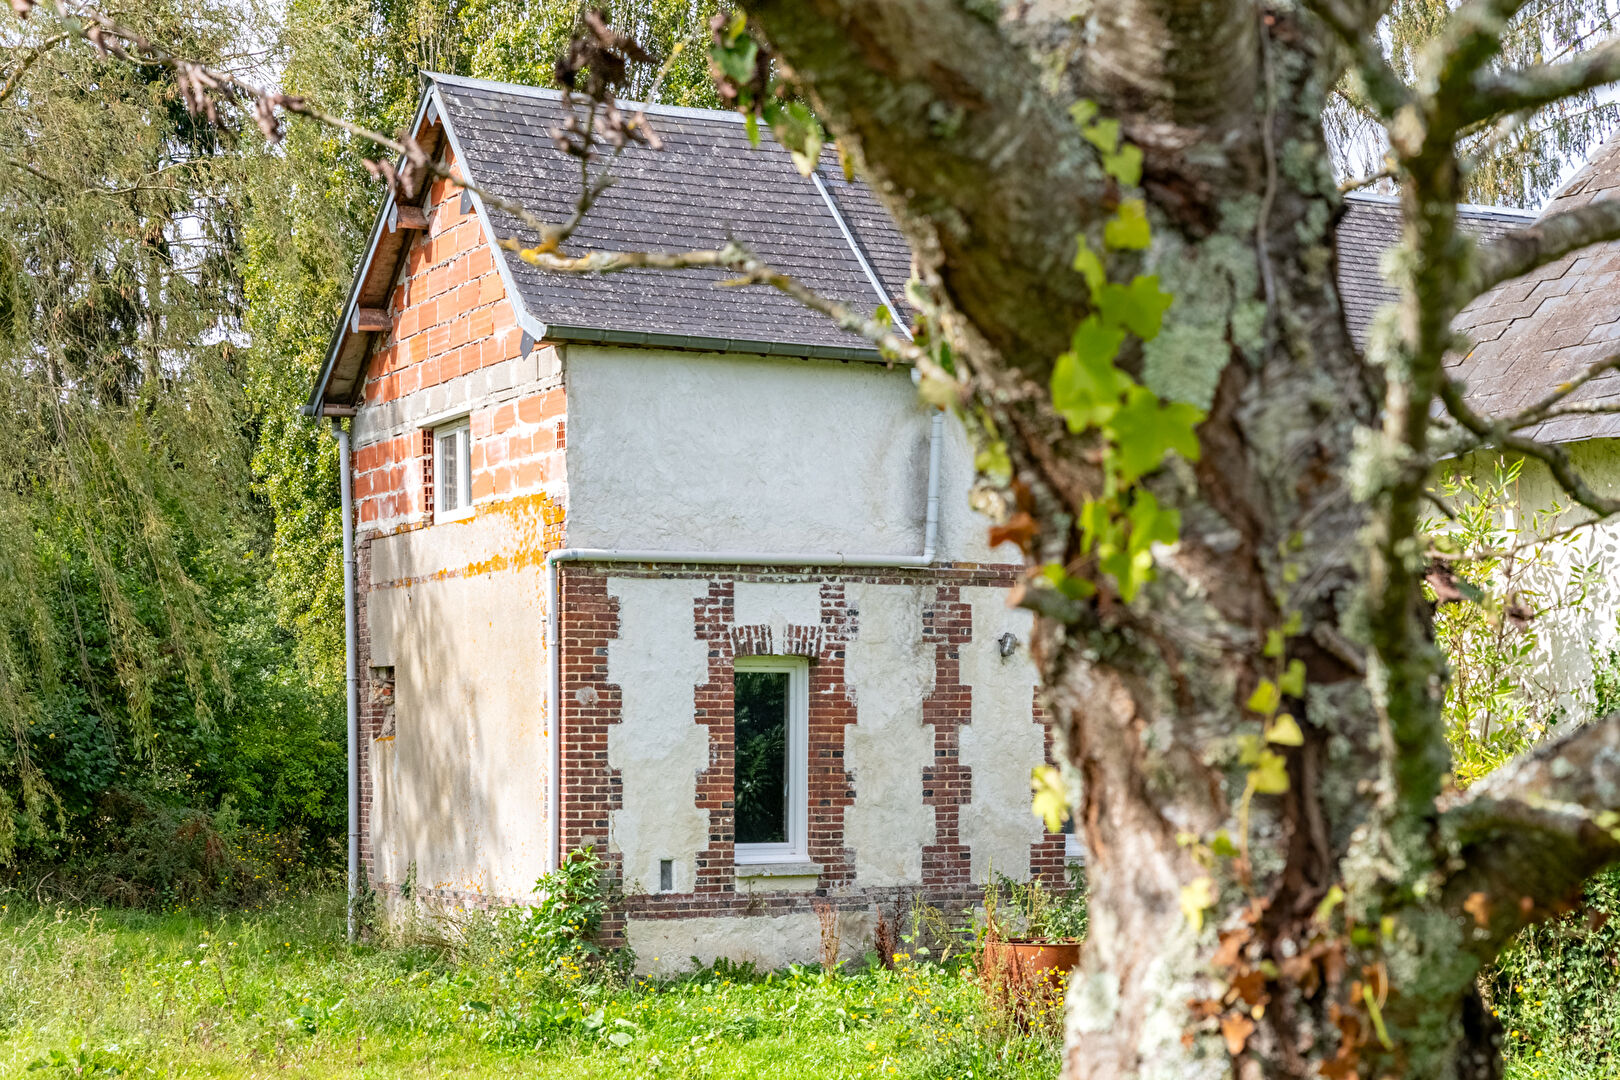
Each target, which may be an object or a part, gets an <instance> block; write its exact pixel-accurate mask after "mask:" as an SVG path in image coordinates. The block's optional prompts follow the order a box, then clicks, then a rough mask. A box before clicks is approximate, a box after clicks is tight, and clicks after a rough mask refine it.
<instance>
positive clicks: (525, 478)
mask: <svg viewBox="0 0 1620 1080" xmlns="http://www.w3.org/2000/svg"><path fill="white" fill-rule="evenodd" d="M545 480H546V473H545V468H544V466H542V465H541V463H540V462H538V461H525V462H523V463H522V464H521V465H519V466H518V468H517V486H518V490H520V491H521V490H525V489H527V488H534V487H539V486H540V485H541V484H543V483H545Z"/></svg>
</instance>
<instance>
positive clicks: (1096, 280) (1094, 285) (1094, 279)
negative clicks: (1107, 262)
mask: <svg viewBox="0 0 1620 1080" xmlns="http://www.w3.org/2000/svg"><path fill="white" fill-rule="evenodd" d="M1075 239H1076V240H1077V241H1078V242H1079V244H1078V246H1077V247H1076V249H1075V252H1074V268H1075V269H1076V270H1078V271H1079V272H1080V276H1081V277H1083V278H1085V279H1086V288H1088V289H1090V290H1091V293H1092V295H1093V296H1095V295H1096V294H1097V290H1099V289H1101V288H1102V287H1103V283H1104V282H1106V281H1107V280H1108V275H1107V274H1106V273H1105V272H1104V270H1103V264H1102V259H1101V258H1099V257H1098V255H1097V253H1096V252H1095V251H1092V250H1091V245H1090V244H1088V243H1086V237H1085V234H1084V233H1081V234H1080V235H1079V236H1077V237H1076V238H1075Z"/></svg>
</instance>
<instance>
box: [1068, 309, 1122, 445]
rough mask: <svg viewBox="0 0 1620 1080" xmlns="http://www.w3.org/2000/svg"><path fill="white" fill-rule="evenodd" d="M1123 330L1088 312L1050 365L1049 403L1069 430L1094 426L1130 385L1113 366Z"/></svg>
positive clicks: (1116, 405) (1110, 411)
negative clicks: (1069, 342)
mask: <svg viewBox="0 0 1620 1080" xmlns="http://www.w3.org/2000/svg"><path fill="white" fill-rule="evenodd" d="M1124 343H1125V332H1124V331H1123V330H1120V329H1118V328H1115V327H1109V326H1105V325H1103V322H1102V320H1101V319H1099V318H1097V316H1095V315H1088V316H1086V318H1085V319H1084V320H1082V321H1081V323H1080V325H1079V326H1077V327H1075V331H1074V338H1073V340H1072V347H1071V349H1070V350H1069V351H1068V352H1066V353H1064V354H1063V355H1061V356H1059V357H1058V359H1057V364H1056V365H1055V366H1054V367H1053V368H1052V407H1053V408H1054V409H1056V410H1057V411H1058V412H1059V413H1060V414H1061V415H1062V416H1063V418H1064V419H1065V420H1067V421H1068V423H1069V429H1070V430H1071V431H1084V430H1085V429H1086V428H1089V427H1096V426H1097V425H1099V424H1102V423H1104V422H1106V421H1107V420H1108V418H1109V417H1111V416H1113V415H1114V413H1115V411H1116V410H1118V408H1119V401H1120V395H1121V394H1123V393H1124V392H1125V391H1126V390H1127V389H1128V388H1130V387H1131V386H1133V385H1134V383H1133V382H1132V380H1131V377H1130V376H1129V375H1126V374H1125V373H1124V372H1123V371H1120V370H1119V369H1118V368H1117V367H1115V366H1114V357H1115V356H1117V355H1119V347H1120V346H1121V345H1123V344H1124Z"/></svg>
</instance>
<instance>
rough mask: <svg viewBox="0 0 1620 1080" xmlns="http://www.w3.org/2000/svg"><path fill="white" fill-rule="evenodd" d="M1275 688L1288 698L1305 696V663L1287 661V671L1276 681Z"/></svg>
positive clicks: (1301, 661)
mask: <svg viewBox="0 0 1620 1080" xmlns="http://www.w3.org/2000/svg"><path fill="white" fill-rule="evenodd" d="M1277 687H1278V688H1279V689H1280V690H1282V692H1283V693H1285V694H1287V695H1288V696H1289V697H1295V698H1297V697H1304V696H1305V661H1303V660H1290V661H1288V670H1287V671H1285V672H1283V673H1282V677H1281V678H1279V679H1278V680H1277Z"/></svg>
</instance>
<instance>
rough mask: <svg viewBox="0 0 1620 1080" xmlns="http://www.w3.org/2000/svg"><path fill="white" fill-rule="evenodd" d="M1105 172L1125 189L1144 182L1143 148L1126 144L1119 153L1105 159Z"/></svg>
mask: <svg viewBox="0 0 1620 1080" xmlns="http://www.w3.org/2000/svg"><path fill="white" fill-rule="evenodd" d="M1103 172H1105V173H1107V174H1108V175H1109V176H1112V177H1113V178H1114V179H1115V180H1118V181H1119V182H1120V184H1121V185H1123V186H1124V187H1135V186H1136V185H1137V184H1140V183H1141V182H1142V148H1141V147H1140V146H1137V145H1136V144H1135V143H1126V144H1125V145H1124V146H1121V147H1120V148H1119V153H1117V154H1109V155H1108V156H1107V157H1105V158H1103Z"/></svg>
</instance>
